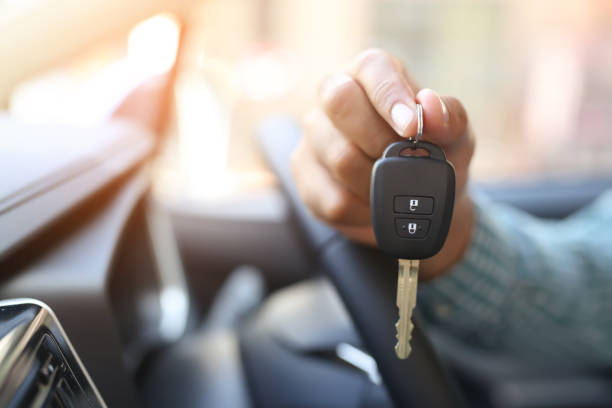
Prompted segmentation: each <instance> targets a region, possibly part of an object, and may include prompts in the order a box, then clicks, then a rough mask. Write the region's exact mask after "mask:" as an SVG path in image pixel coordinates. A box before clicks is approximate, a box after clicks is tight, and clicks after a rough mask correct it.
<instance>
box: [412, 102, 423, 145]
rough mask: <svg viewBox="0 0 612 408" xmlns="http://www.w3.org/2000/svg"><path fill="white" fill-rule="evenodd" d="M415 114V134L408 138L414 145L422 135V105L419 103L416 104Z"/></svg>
mask: <svg viewBox="0 0 612 408" xmlns="http://www.w3.org/2000/svg"><path fill="white" fill-rule="evenodd" d="M416 116H417V134H416V137H411V138H410V139H409V140H410V141H411V142H412V143H414V144H415V145H416V144H417V143H419V142H420V141H421V137H423V106H422V105H421V104H420V103H417V104H416Z"/></svg>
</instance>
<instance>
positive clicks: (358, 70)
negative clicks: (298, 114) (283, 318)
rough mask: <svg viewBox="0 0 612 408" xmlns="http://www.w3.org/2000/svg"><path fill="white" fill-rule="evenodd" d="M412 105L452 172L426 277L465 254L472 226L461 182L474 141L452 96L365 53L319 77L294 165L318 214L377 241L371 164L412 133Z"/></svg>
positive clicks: (354, 235) (387, 59)
mask: <svg viewBox="0 0 612 408" xmlns="http://www.w3.org/2000/svg"><path fill="white" fill-rule="evenodd" d="M416 102H418V103H420V104H421V105H422V106H423V117H424V125H425V127H424V137H423V140H427V141H431V142H433V143H435V144H437V145H439V146H441V147H442V148H443V149H444V151H445V152H446V155H447V158H448V159H449V160H450V161H451V162H452V163H453V164H454V166H455V172H456V176H457V184H456V199H455V211H454V214H453V221H452V224H451V227H450V231H449V234H448V238H447V240H446V243H445V244H444V247H443V248H442V250H441V251H440V252H439V253H438V254H437V255H436V256H434V257H432V258H429V259H427V260H424V261H423V262H422V263H421V271H422V274H421V275H422V276H424V277H425V278H431V277H434V276H436V275H439V274H441V273H443V272H445V271H446V270H448V269H449V268H450V267H451V266H452V265H453V264H455V263H456V262H458V261H459V260H460V259H461V258H462V256H463V253H464V251H465V249H466V247H467V245H468V242H469V239H470V234H471V229H472V224H473V213H472V211H473V209H472V204H471V201H470V199H469V197H468V195H467V194H466V192H465V185H466V182H467V177H468V168H469V164H470V160H471V158H472V154H473V152H474V139H473V137H472V135H471V132H470V130H469V126H468V121H467V115H466V113H465V110H464V109H463V106H462V105H461V103H460V102H459V101H458V100H457V99H455V98H452V97H446V96H445V97H440V96H438V94H436V93H435V92H434V91H432V90H431V89H420V88H419V87H418V86H417V85H416V83H415V82H414V80H413V79H412V78H411V77H410V75H409V74H408V73H407V71H406V70H405V68H404V66H403V65H402V63H401V62H399V61H398V60H397V59H396V58H395V57H393V56H391V55H389V54H387V53H386V52H384V51H381V50H377V49H372V50H368V51H365V52H363V53H361V54H360V55H359V56H358V57H357V58H356V59H355V60H354V61H353V63H352V64H351V65H350V66H349V69H348V71H347V72H345V73H340V74H336V75H332V76H330V77H329V78H328V79H327V80H325V81H324V82H323V84H322V86H321V90H320V103H319V106H317V107H315V109H314V110H313V111H312V112H311V113H310V114H308V115H307V117H306V118H305V120H304V137H303V138H302V142H301V143H300V145H299V146H298V148H297V149H296V151H295V152H294V154H293V157H292V168H293V175H294V178H295V180H296V183H297V186H298V189H299V191H300V194H301V196H302V199H303V200H304V202H305V203H306V204H307V205H308V207H309V208H310V209H311V211H312V212H313V213H314V214H315V215H316V216H317V217H318V218H320V219H322V220H323V221H325V222H327V223H328V224H330V225H332V226H333V227H335V228H337V229H338V230H339V231H341V232H342V233H343V234H344V235H345V236H347V237H348V238H350V239H353V240H355V241H358V242H361V243H365V244H368V245H373V246H374V245H376V241H375V239H374V233H373V231H372V225H371V218H370V175H371V172H372V166H373V164H374V161H376V160H377V159H378V158H379V157H380V156H381V155H382V153H383V151H384V150H385V148H386V147H387V146H388V145H389V144H391V143H392V142H395V141H398V140H401V138H407V137H410V136H414V135H416V126H417V124H416V113H415V109H416Z"/></svg>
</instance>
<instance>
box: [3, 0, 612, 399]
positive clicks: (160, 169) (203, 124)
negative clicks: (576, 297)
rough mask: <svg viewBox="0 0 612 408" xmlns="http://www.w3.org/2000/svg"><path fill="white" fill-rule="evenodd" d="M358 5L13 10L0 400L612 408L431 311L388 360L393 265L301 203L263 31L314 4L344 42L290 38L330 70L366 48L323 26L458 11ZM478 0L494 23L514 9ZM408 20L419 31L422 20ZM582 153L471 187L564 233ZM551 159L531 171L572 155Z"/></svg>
mask: <svg viewBox="0 0 612 408" xmlns="http://www.w3.org/2000/svg"><path fill="white" fill-rule="evenodd" d="M352 3H353V2H349V1H345V0H342V1H338V2H337V3H334V4H330V2H323V1H314V2H312V4H311V3H310V2H299V1H289V2H283V1H280V0H279V1H268V0H259V1H253V2H246V1H240V0H231V1H225V2H224V1H221V0H219V1H216V0H215V1H213V0H207V1H203V2H194V1H188V0H183V1H180V2H169V1H156V2H146V1H143V0H138V1H134V2H128V4H124V2H121V1H119V0H110V1H105V2H91V3H82V2H76V1H73V0H63V1H60V2H49V1H46V0H36V1H32V2H27V4H26V3H23V4H22V3H20V2H11V1H6V2H2V1H0V21H3V22H2V23H0V37H2V38H4V39H3V40H0V55H1V56H2V60H3V62H4V64H2V65H3V66H2V68H0V109H2V110H3V112H0V406H3V407H4V406H6V407H106V406H108V407H139V406H142V407H201V408H208V407H235V408H242V407H244V408H248V407H264V408H267V407H270V408H275V407H278V408H281V407H294V408H297V407H304V408H306V407H338V408H342V407H346V408H349V407H355V408H357V407H359V408H365V407H372V408H373V407H440V408H444V407H482V408H485V407H486V408H536V407H566V408H586V407H591V408H593V407H609V406H611V405H612V372H610V370H593V369H590V368H584V369H567V370H560V369H559V368H558V367H555V368H550V367H541V366H536V365H532V364H529V362H526V361H522V360H518V359H517V358H515V357H514V356H512V355H503V354H499V353H495V352H491V351H488V350H482V349H479V348H476V347H473V346H472V345H470V344H466V343H463V342H461V341H459V340H457V339H455V338H453V337H452V336H450V335H448V334H447V333H445V331H444V330H443V328H441V327H437V326H435V325H432V324H428V323H427V322H426V321H424V319H423V317H422V316H421V315H419V313H418V305H417V310H416V315H415V316H414V323H415V327H414V332H413V336H412V340H411V344H412V354H411V357H410V358H409V359H407V360H399V359H397V357H396V356H395V354H394V351H393V347H394V344H395V333H394V325H395V322H396V320H397V307H396V304H395V291H396V282H397V276H396V274H395V270H396V267H395V259H394V258H391V257H389V256H387V255H385V254H384V253H381V252H380V251H378V250H376V249H373V248H370V247H365V246H362V245H359V244H356V243H354V242H352V241H350V240H348V239H346V238H345V237H343V236H342V235H341V234H340V233H339V232H337V231H336V230H334V229H333V228H331V227H329V226H328V225H326V224H324V223H323V222H321V221H319V220H318V219H317V218H316V217H314V216H313V215H312V213H311V212H310V211H309V210H308V208H307V207H306V206H305V204H304V203H303V202H302V200H301V199H300V197H299V194H298V192H297V189H296V186H295V182H294V180H293V177H292V174H291V168H290V166H291V163H290V161H291V154H292V152H293V151H294V149H295V147H296V146H297V144H298V143H299V141H300V138H301V136H302V127H301V124H300V120H299V116H298V115H296V114H295V113H296V110H292V109H294V108H293V107H288V105H287V104H288V102H286V101H287V100H296V99H299V98H300V97H298V96H296V95H297V93H298V92H297V91H295V93H294V94H292V92H293V91H292V89H293V88H291V87H290V86H289V85H287V84H289V83H291V82H290V81H296V80H295V79H291V78H292V75H293V74H291V72H292V71H291V69H293V68H287V67H294V65H295V64H297V65H300V64H299V63H295V62H291V56H287V55H285V54H283V52H282V47H281V46H278V47H280V48H278V49H277V48H275V46H274V45H271V44H270V43H271V39H274V38H277V37H275V36H274V35H275V34H270V32H269V31H270V30H272V31H274V30H273V29H272V28H270V27H276V26H275V24H276V23H278V24H280V23H279V21H280V22H281V23H282V22H287V21H288V22H289V23H296V21H298V22H300V21H302V20H300V18H303V19H304V21H306V20H308V21H306V22H302V23H301V24H302V25H306V27H302V28H301V30H304V32H303V33H302V34H304V33H306V34H307V35H306V37H308V38H310V37H309V35H310V33H312V32H313V28H312V26H311V25H312V24H315V23H314V22H313V21H310V20H309V19H310V18H313V16H317V15H319V14H318V13H319V12H321V11H324V12H325V14H321V15H322V17H321V19H322V20H321V21H322V22H321V24H322V28H321V29H322V31H325V29H332V31H330V32H332V33H333V32H335V31H333V30H338V37H337V38H336V39H335V40H334V41H335V42H334V41H331V42H332V44H328V45H326V47H327V48H324V47H323V45H321V47H323V48H324V50H323V52H322V51H321V50H320V49H318V48H317V46H318V45H320V44H321V43H323V42H325V40H322V39H321V38H318V37H317V36H318V34H312V38H310V40H311V41H312V44H313V45H310V43H309V42H304V43H303V38H302V37H300V39H298V40H295V41H296V42H297V43H300V44H305V45H303V49H302V51H304V50H306V51H308V52H310V53H313V54H314V55H317V53H319V52H322V55H323V54H324V52H328V53H330V55H331V54H333V51H330V50H334V47H338V46H340V45H342V44H343V43H342V42H341V41H340V39H338V38H344V37H343V36H347V38H348V36H351V38H352V37H353V36H357V34H356V31H355V29H354V26H350V27H348V28H346V27H344V28H342V27H340V28H338V27H337V24H336V21H337V20H336V18H337V15H336V14H334V12H337V13H342V15H346V16H347V17H346V18H347V19H349V18H355V19H358V18H364V19H367V18H370V16H369V15H368V12H369V11H372V10H373V9H375V10H376V13H377V14H376V16H375V17H372V18H373V20H374V21H375V22H376V24H379V25H382V26H384V29H381V30H379V31H378V37H377V38H378V39H379V40H380V41H382V40H381V38H382V39H384V38H386V37H385V36H387V37H388V36H391V35H392V34H393V33H395V34H393V35H397V33H398V32H399V31H398V30H395V31H394V29H392V28H389V27H387V26H386V25H385V24H386V23H388V22H389V21H393V18H394V17H393V13H394V11H395V12H397V10H398V8H399V7H405V8H406V9H407V10H409V11H410V10H412V11H415V10H416V11H419V12H420V13H421V14H422V15H425V16H431V15H433V14H435V12H437V11H440V10H441V9H450V10H451V12H449V13H450V14H452V13H455V14H456V15H457V16H458V17H457V18H459V19H461V18H466V17H465V16H466V14H465V13H468V11H469V10H468V11H466V10H465V9H462V8H461V7H466V8H468V9H469V7H468V6H465V5H464V6H458V5H449V2H432V3H436V4H435V5H428V4H424V2H413V1H390V0H385V1H383V2H381V3H380V4H378V3H377V4H375V5H373V4H370V3H376V2H364V4H363V5H360V6H359V7H362V8H363V9H359V10H356V9H357V8H359V7H357V6H353V5H352ZM366 3H367V4H366ZM425 3H426V2H425ZM476 3H478V6H472V7H473V8H474V9H470V10H471V11H472V12H473V13H476V15H478V16H481V17H482V16H485V17H486V16H489V17H491V16H497V15H498V14H496V13H502V14H503V12H507V11H508V10H506V9H504V10H502V11H499V10H498V9H497V8H496V7H501V6H499V5H497V3H498V2H493V1H484V0H483V1H481V2H476ZM511 4H512V3H511ZM368 7H370V8H368ZM506 7H508V8H512V7H515V6H512V5H509V6H506ZM516 7H518V6H516ZM502 8H503V7H502ZM347 10H350V11H347ZM521 10H522V9H521ZM523 12H524V11H523ZM487 13H488V14H487ZM304 14H307V16H304ZM360 16H361V17H360ZM517 18H518V17H517ZM585 18H587V17H585ZM292 19H293V20H292ZM296 19H297V20H296ZM450 19H451V17H447V20H449V21H450ZM277 20H278V21H277ZM475 20H477V19H475ZM360 21H361V20H360ZM368 21H369V20H368ZM410 21H412V20H410V19H408V23H410ZM453 21H454V20H453ZM232 22H234V23H232ZM228 23H229V24H228ZM247 23H248V24H247ZM408 23H405V22H402V24H408ZM296 24H297V23H296ZM414 24H415V25H414V26H415V27H421V28H420V30H421V31H419V30H416V31H415V30H413V32H416V33H417V34H418V33H421V34H422V33H423V31H422V30H424V29H423V28H422V26H423V25H424V24H426V23H423V22H419V23H414ZM432 24H433V23H432ZM340 25H341V24H340ZM281 26H282V27H283V28H282V29H280V28H278V27H276V29H277V30H280V31H279V32H280V33H285V34H287V33H294V31H293V30H298V28H295V27H293V26H291V24H288V26H287V27H285V26H284V25H282V24H281ZM289 26H291V27H289ZM328 26H329V27H328ZM326 27H327V28H326ZM330 27H331V28H330ZM436 27H437V28H439V27H438V26H435V25H434V28H436ZM487 27H488V28H487V30H492V29H494V28H492V27H491V26H490V25H488V24H487ZM437 28H436V29H437ZM457 29H458V30H461V28H457ZM282 30H286V31H282ZM296 32H297V31H296ZM215 33H217V34H219V33H220V34H219V36H215V35H214V34H215ZM228 33H231V34H232V35H229V34H228ZM277 34H278V33H277ZM222 35H228V36H227V40H226V41H225V40H224V37H223V36H222ZM278 35H280V34H278ZM295 35H296V36H297V34H295ZM323 35H324V34H321V36H323ZM478 35H480V34H478ZM281 37H282V40H285V39H287V38H291V37H290V35H287V36H281ZM322 38H324V37H322ZM238 41H243V42H247V43H249V44H251V43H252V44H254V45H253V46H252V48H251V49H249V50H247V51H244V50H242V51H241V52H242V53H243V54H241V56H240V58H237V59H236V61H235V66H233V67H232V69H231V70H230V69H229V68H228V66H227V65H228V61H234V60H232V59H231V58H230V57H228V56H227V55H229V54H223V53H222V52H221V51H219V50H225V49H232V50H234V49H239V48H240V47H241V45H240V44H239V45H236V44H237V42H238ZM286 41H287V42H288V41H289V40H286ZM317 41H318V42H317ZM432 41H433V40H432ZM278 43H279V44H283V42H282V41H281V40H278ZM285 45H286V43H285ZM358 45H361V43H358ZM232 47H233V48H232ZM286 47H287V48H290V47H289V46H286ZM311 48H315V49H314V50H312V49H311ZM200 49H203V50H204V51H202V52H201V53H198V52H195V51H194V50H200ZM279 50H280V51H279ZM306 51H304V52H303V55H302V54H300V55H301V57H305V56H306V57H307V56H308V55H309V54H308V53H306ZM349 51H350V47H349ZM349 51H346V52H347V53H349V55H350V52H349ZM232 52H234V51H232ZM408 52H409V54H407V55H413V54H410V52H412V53H414V55H415V56H416V57H418V58H425V57H426V54H424V53H423V52H420V51H419V50H412V51H408ZM215 53H217V54H215ZM297 54H298V53H297V51H296V53H295V55H297ZM224 55H225V58H226V59H225V60H223V58H221V57H220V56H224ZM295 55H294V57H295ZM343 55H344V54H342V55H341V56H338V58H341V57H342V58H344V56H343ZM334 58H335V57H334ZM288 61H289V62H288ZM302 63H303V64H306V63H305V62H303V61H302ZM292 64H294V65H292ZM310 68H311V67H310V66H309V65H307V64H306V65H305V66H303V67H301V69H310ZM326 68H327V67H324V68H312V69H313V70H314V73H313V74H312V75H313V76H314V75H316V76H317V77H318V76H319V74H318V71H317V70H318V69H321V70H322V69H326ZM285 69H286V71H285ZM228 70H230V71H231V72H230V73H229V74H228V73H227V72H226V71H228ZM435 70H436V69H434V71H435ZM287 72H289V73H287ZM296 75H297V74H296ZM432 75H433V74H432ZM285 77H286V78H285ZM245 78H246V79H245ZM283 78H285V79H286V80H287V81H289V82H287V83H285V82H283V81H284V80H285V79H283ZM240 81H246V82H244V83H242V82H240ZM249 81H250V82H249ZM297 81H298V82H300V80H297ZM235 83H240V84H242V85H240V86H241V87H242V88H241V89H242V91H243V92H245V94H246V95H247V96H246V97H245V96H241V95H237V94H235V93H232V92H234V91H230V90H231V89H233V88H232V87H233V86H236V85H234V84H235ZM219 84H224V85H222V86H221V85H219ZM310 85H311V84H310V83H309V82H308V80H304V84H303V85H300V86H308V87H309V88H313V86H310ZM296 86H298V85H296ZM225 87H227V89H226V88H225ZM610 88H611V89H612V87H610ZM228 89H230V90H228ZM281 94H282V95H284V96H283V98H289V99H283V98H281V97H280V96H279V95H281ZM245 98H246V99H249V98H250V99H249V101H248V104H246V103H245V102H244V100H243V99H245ZM610 100H611V101H612V98H610ZM220 101H221V102H220ZM296 103H297V102H296ZM300 103H301V102H300ZM245 106H247V108H245ZM295 109H297V108H295ZM515 113H516V112H515ZM228 123H231V129H230V126H229V124H228ZM608 123H609V122H608ZM247 124H248V125H247ZM484 125H486V123H485V124H484ZM485 128H486V126H485ZM484 137H486V136H484ZM500 143H501V142H500V141H499V140H497V141H495V142H486V141H485V142H484V147H483V149H484V151H485V152H488V151H489V150H487V149H491V151H496V150H499V149H503V145H501V144H500ZM593 143H594V144H593V145H594V146H595V148H593V150H599V152H598V153H593V156H588V157H587V158H584V157H583V159H582V161H580V163H578V164H576V168H570V169H569V170H568V168H567V162H563V164H562V165H563V167H564V168H563V169H562V171H548V170H549V169H548V168H547V169H545V170H546V171H544V170H542V171H539V172H535V170H534V168H533V167H530V168H528V169H526V174H525V175H524V176H523V177H517V178H510V177H501V176H500V177H495V178H489V179H487V178H486V177H482V178H479V177H476V176H475V177H473V180H472V181H471V182H470V185H469V188H470V189H471V190H473V191H474V192H476V193H477V194H482V195H484V196H487V197H489V198H490V199H491V200H493V201H496V202H500V203H504V204H506V205H509V206H513V207H516V208H519V209H521V210H523V211H526V212H528V213H530V214H533V215H534V216H537V217H542V218H546V219H551V220H558V219H563V218H565V217H567V216H569V215H571V214H572V213H574V212H575V211H577V210H579V209H580V208H583V207H584V206H586V205H588V204H589V203H591V202H592V201H593V200H594V199H596V198H597V197H598V196H599V195H600V194H601V193H602V192H604V191H606V190H608V189H610V188H612V172H608V173H607V175H606V172H605V171H603V170H602V169H603V168H604V167H605V163H606V160H605V159H604V157H607V156H604V155H603V154H604V153H602V152H603V151H604V150H605V149H604V148H603V147H601V146H602V145H601V144H597V143H599V142H597V143H595V142H593ZM568 146H569V147H568ZM572 146H573V144H572V143H571V142H567V146H564V147H563V148H564V149H571V148H572ZM609 147H610V145H609V144H608V149H609ZM512 149H514V148H513V147H509V148H508V151H510V152H512V154H509V155H515V154H517V152H518V151H517V150H512ZM533 150H534V151H538V152H539V151H540V150H541V149H539V148H538V146H535V147H533ZM549 153H550V154H549V155H548V156H546V159H542V162H547V160H548V161H551V162H552V157H562V158H563V157H565V156H563V153H560V152H559V151H558V150H553V151H551V152H549ZM534 154H535V153H534ZM598 154H599V155H598ZM500 155H501V153H500ZM585 155H586V153H585ZM583 156H584V155H583ZM220 157H221V158H220ZM585 157H586V156H585ZM589 157H590V158H589ZM594 157H595V159H594ZM485 159H486V158H485ZM515 159H516V157H515ZM500 160H501V159H500ZM518 160H519V164H518V165H517V166H520V163H521V162H520V158H519V159H518ZM559 160H561V159H559ZM482 163H484V164H483V165H482V168H483V169H486V168H487V167H486V166H490V165H491V164H490V163H489V162H488V161H486V160H483V161H482ZM593 163H595V164H593ZM597 163H604V164H602V165H601V166H599V165H597ZM587 165H592V166H593V167H592V168H589V167H585V166H587ZM596 165H597V166H599V167H597V166H596ZM224 166H225V167H224ZM542 166H544V164H542ZM580 166H583V167H580ZM225 168H241V169H246V170H244V171H243V172H242V173H241V174H240V175H238V176H237V175H236V173H227V172H225V173H224V171H225V170H223V169H225ZM583 168H589V169H591V170H592V171H583V170H584V169H583ZM557 170H558V169H557ZM579 170H580V171H579ZM534 174H535V175H534ZM253 186H256V187H253Z"/></svg>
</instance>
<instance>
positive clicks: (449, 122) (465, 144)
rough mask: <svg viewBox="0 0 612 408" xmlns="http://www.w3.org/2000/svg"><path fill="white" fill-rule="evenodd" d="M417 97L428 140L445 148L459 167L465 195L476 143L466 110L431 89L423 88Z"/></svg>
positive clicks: (425, 135)
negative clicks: (421, 107)
mask: <svg viewBox="0 0 612 408" xmlns="http://www.w3.org/2000/svg"><path fill="white" fill-rule="evenodd" d="M417 100H418V101H419V103H421V105H422V106H423V121H424V139H426V140H429V141H431V142H433V143H435V144H438V145H440V146H442V147H443V148H444V150H445V152H446V155H447V158H448V160H450V161H451V162H452V163H453V164H454V166H455V172H456V177H457V186H458V188H457V191H456V193H457V194H458V195H459V194H462V193H463V188H464V186H465V184H466V182H467V179H468V170H469V164H470V161H471V159H472V155H473V154H474V146H475V141H474V137H473V135H472V133H471V131H470V126H469V123H468V118H467V114H466V112H465V109H464V108H463V105H462V104H461V102H459V101H458V100H457V99H456V98H453V97H448V96H445V97H440V96H438V94H437V93H435V92H434V91H432V90H431V89H423V90H421V91H420V92H419V93H418V94H417Z"/></svg>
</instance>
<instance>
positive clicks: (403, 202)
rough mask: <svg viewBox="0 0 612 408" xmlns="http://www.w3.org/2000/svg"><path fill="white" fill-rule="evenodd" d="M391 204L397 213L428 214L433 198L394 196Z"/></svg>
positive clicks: (431, 211)
mask: <svg viewBox="0 0 612 408" xmlns="http://www.w3.org/2000/svg"><path fill="white" fill-rule="evenodd" d="M393 204H394V210H395V212H397V213H406V214H422V215H430V214H431V213H433V206H434V200H433V198H431V197H419V196H395V200H394V203H393Z"/></svg>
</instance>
